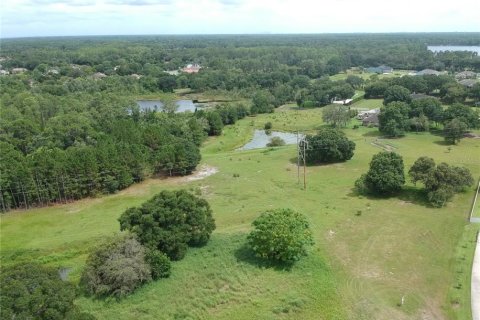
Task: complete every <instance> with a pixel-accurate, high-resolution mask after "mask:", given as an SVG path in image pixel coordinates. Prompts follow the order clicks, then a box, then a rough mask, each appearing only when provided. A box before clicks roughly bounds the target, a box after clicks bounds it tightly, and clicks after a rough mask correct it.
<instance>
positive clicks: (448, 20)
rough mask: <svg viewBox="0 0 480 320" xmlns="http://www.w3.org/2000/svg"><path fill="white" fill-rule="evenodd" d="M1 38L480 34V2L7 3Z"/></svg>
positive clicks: (153, 0) (89, 0) (207, 0)
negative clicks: (475, 32) (477, 32)
mask: <svg viewBox="0 0 480 320" xmlns="http://www.w3.org/2000/svg"><path fill="white" fill-rule="evenodd" d="M8 2H9V4H8V6H5V5H4V6H3V7H2V10H1V24H2V28H1V36H2V37H22V36H49V35H78V34H172V33H262V32H271V33H322V32H402V31H418V32H422V31H424V32H428V31H480V23H479V22H478V21H477V20H478V12H480V1H478V0H458V1H455V2H442V3H441V5H440V4H439V3H438V1H437V0H424V1H418V0H416V1H414V0H404V1H402V2H397V3H395V4H394V3H388V5H386V2H385V1H379V0H363V1H358V0H336V1H334V0H331V1H318V0H317V1H314V0H261V1H260V0H99V1H95V0H10V1H8Z"/></svg>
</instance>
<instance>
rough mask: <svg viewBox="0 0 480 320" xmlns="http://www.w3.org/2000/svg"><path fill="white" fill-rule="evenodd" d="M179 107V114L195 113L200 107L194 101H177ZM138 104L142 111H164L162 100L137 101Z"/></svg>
mask: <svg viewBox="0 0 480 320" xmlns="http://www.w3.org/2000/svg"><path fill="white" fill-rule="evenodd" d="M175 103H176V105H177V106H178V109H177V111H176V112H177V113H179V112H185V111H191V112H194V111H195V108H197V107H200V106H198V105H196V104H195V103H193V101H192V100H177V101H175ZM137 104H138V106H139V107H140V109H142V110H144V111H145V110H152V111H153V110H157V111H162V108H163V102H162V101H160V100H137Z"/></svg>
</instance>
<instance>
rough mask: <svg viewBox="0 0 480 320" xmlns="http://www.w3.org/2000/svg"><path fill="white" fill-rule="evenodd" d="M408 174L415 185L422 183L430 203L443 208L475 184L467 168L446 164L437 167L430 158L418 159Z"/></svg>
mask: <svg viewBox="0 0 480 320" xmlns="http://www.w3.org/2000/svg"><path fill="white" fill-rule="evenodd" d="M408 174H409V176H410V178H411V180H412V182H413V183H414V184H416V183H417V182H421V183H422V184H423V185H424V187H425V191H426V192H427V198H428V201H429V202H430V204H431V205H433V206H435V207H443V206H444V205H445V204H446V202H447V201H449V200H450V199H451V198H452V197H453V195H454V194H455V193H457V192H461V191H464V190H465V188H467V187H469V186H471V185H472V184H473V177H472V175H471V174H470V171H469V170H468V169H467V168H464V167H457V166H450V165H448V164H446V163H444V162H442V163H440V164H439V165H436V164H435V161H434V160H433V159H432V158H429V157H420V158H418V159H417V160H416V161H415V163H414V164H413V166H412V167H411V168H410V170H409V171H408Z"/></svg>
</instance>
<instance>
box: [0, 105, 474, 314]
mask: <svg viewBox="0 0 480 320" xmlns="http://www.w3.org/2000/svg"><path fill="white" fill-rule="evenodd" d="M366 101H370V102H373V101H376V100H373V101H372V100H366ZM380 101H381V100H380ZM359 103H363V101H360V102H359ZM355 106H357V105H355ZM268 121H270V122H272V124H273V130H281V131H296V130H302V131H307V130H308V131H311V130H314V129H315V128H318V127H320V126H322V122H321V109H308V110H299V109H298V108H296V107H295V106H293V105H287V106H284V107H282V108H280V109H279V110H277V111H276V112H275V113H274V114H268V115H260V116H257V117H248V118H246V119H244V120H241V121H239V122H238V123H237V124H236V125H234V126H230V127H228V128H226V129H225V134H224V135H222V136H221V137H215V138H211V139H209V141H207V142H206V143H205V145H204V147H203V148H202V155H203V160H202V162H203V163H204V164H207V165H209V166H214V167H217V168H218V169H219V172H218V173H217V174H215V175H213V176H210V177H208V178H206V179H204V180H199V181H195V182H187V180H186V179H182V178H173V179H167V180H159V179H150V180H148V181H145V182H143V183H141V184H137V185H134V186H132V187H130V188H129V189H127V190H124V191H122V192H120V193H118V194H115V195H111V196H105V197H100V198H97V199H86V200H82V201H78V202H75V203H71V204H66V205H58V206H55V207H50V208H41V209H33V210H29V211H28V212H21V211H19V212H11V213H8V214H5V215H4V216H3V218H2V221H1V244H2V246H1V258H2V263H3V264H5V265H8V264H11V263H16V262H19V261H24V260H29V259H38V260H39V261H41V262H44V263H47V264H51V265H55V266H63V267H71V268H73V270H72V273H71V276H70V279H71V280H72V281H74V282H76V281H78V278H79V275H80V273H81V270H82V268H83V264H84V261H85V257H86V254H87V252H88V250H89V249H90V248H91V247H92V246H94V245H95V244H97V243H98V240H99V239H100V238H101V237H103V236H106V235H111V234H114V233H115V232H118V230H119V225H118V222H117V218H118V216H119V215H120V214H121V213H122V212H123V210H125V209H126V208H127V207H129V206H134V205H138V204H140V203H142V202H143V201H145V200H146V199H148V198H149V197H151V196H152V195H153V194H155V193H156V192H159V191H160V190H163V189H170V188H189V189H191V190H193V191H194V192H197V193H201V194H202V195H203V197H205V198H206V199H207V200H208V201H209V202H210V204H211V206H212V209H213V212H214V217H215V220H216V224H217V229H216V230H215V231H214V233H213V235H212V240H211V241H210V242H209V244H208V245H207V246H205V247H203V248H196V249H191V250H190V251H189V252H188V254H187V256H186V258H185V259H184V260H182V261H180V262H176V263H174V265H173V273H172V277H171V278H169V279H166V280H160V281H157V282H154V283H150V284H148V285H147V286H145V287H143V288H141V289H140V290H138V291H137V292H136V293H135V294H133V295H131V296H130V297H128V298H126V299H124V300H121V301H114V300H95V299H90V298H85V297H81V298H79V299H78V300H77V303H78V305H79V306H80V307H81V308H82V309H84V310H86V311H89V312H92V313H93V314H95V315H96V316H97V317H98V319H132V318H137V319H174V318H175V319H224V318H228V319H254V318H255V319H278V318H285V319H422V317H423V318H424V319H443V318H449V319H450V318H451V319H465V318H464V316H465V315H467V314H468V312H469V311H468V310H469V306H470V305H469V302H468V301H467V297H468V294H469V284H468V283H467V281H466V278H462V276H460V278H459V273H458V270H459V268H460V269H461V270H462V272H463V275H465V274H466V272H467V271H468V258H462V257H463V256H465V257H467V256H468V254H469V253H470V252H471V248H470V247H469V246H468V245H466V244H465V243H466V242H468V239H470V238H469V237H471V233H472V231H471V230H467V229H465V228H466V227H465V225H466V218H467V215H468V212H469V209H470V205H471V199H472V196H473V193H474V190H473V188H471V190H468V192H465V193H462V194H459V195H457V196H455V198H454V200H453V202H451V203H449V204H448V206H447V207H445V208H442V209H433V208H430V207H429V206H428V205H426V204H425V202H424V200H423V197H422V196H421V194H420V192H419V190H420V188H419V187H414V186H413V185H411V184H407V187H406V188H405V191H404V192H402V194H401V195H399V196H397V197H392V198H389V199H376V198H368V197H361V196H358V195H356V194H355V193H354V192H353V190H352V186H353V184H354V181H355V180H356V179H357V178H358V177H359V176H360V175H361V174H362V173H363V172H365V171H366V170H367V168H368V163H369V161H370V159H371V157H372V155H373V154H375V153H377V152H379V151H381V150H382V149H381V148H380V147H381V146H382V145H390V146H391V147H394V148H395V150H396V151H397V152H398V153H400V154H401V155H402V156H403V157H404V162H405V165H406V168H407V169H408V167H409V166H410V165H411V164H412V163H413V162H414V161H415V159H416V158H418V157H419V156H423V155H428V156H430V157H433V158H434V159H435V160H437V162H440V161H445V162H447V163H450V164H455V165H464V166H467V167H468V168H469V169H470V170H471V171H472V173H473V174H474V175H475V176H478V175H479V174H480V164H479V163H478V158H479V157H480V140H479V139H463V140H462V141H461V142H460V143H459V144H458V145H456V146H453V147H452V148H451V149H450V150H449V149H448V148H447V146H446V145H444V143H443V138H442V137H440V136H435V135H432V134H429V133H423V134H409V135H407V136H406V137H404V138H402V139H396V140H382V139H378V138H379V135H378V132H377V130H376V129H370V128H364V127H361V128H359V129H355V130H354V129H351V127H352V126H351V125H350V126H349V128H347V129H345V132H346V133H347V135H348V136H349V137H350V138H351V139H352V140H353V141H355V143H356V152H355V156H354V157H353V158H352V160H350V161H348V162H346V163H340V164H334V165H326V166H312V167H308V168H307V190H303V189H302V187H301V186H300V185H299V184H297V170H296V166H295V164H294V162H295V152H296V151H295V146H285V147H280V148H277V149H274V150H272V149H260V150H251V151H243V152H237V151H233V150H234V149H235V148H237V147H240V146H241V145H242V144H243V143H245V142H246V141H248V140H249V138H250V136H251V134H252V132H253V130H254V129H255V128H263V125H264V123H265V122H268ZM374 141H376V142H377V144H376V145H374V144H372V142H374ZM379 146H380V147H379ZM235 173H237V174H239V177H237V178H234V177H233V174H235ZM281 207H289V208H292V209H295V210H298V211H300V212H302V213H304V214H305V215H307V217H308V219H309V221H310V223H311V227H312V229H313V232H314V237H315V241H316V245H315V246H314V248H313V249H312V250H311V252H310V255H309V256H308V257H306V258H305V259H303V260H301V261H300V262H299V263H297V264H296V265H295V266H294V267H293V268H292V269H291V270H277V269H275V268H265V267H264V266H262V265H261V264H259V263H258V262H257V261H255V259H252V257H251V255H250V253H249V252H248V250H246V249H245V248H244V243H245V238H246V234H247V233H248V231H249V230H250V228H251V222H252V221H253V219H254V218H255V217H257V216H258V215H259V213H260V212H262V211H263V210H266V209H270V208H281ZM460 281H461V282H462V286H460V288H456V287H458V283H459V282H460ZM402 297H404V304H403V305H402V306H399V303H400V301H401V299H402Z"/></svg>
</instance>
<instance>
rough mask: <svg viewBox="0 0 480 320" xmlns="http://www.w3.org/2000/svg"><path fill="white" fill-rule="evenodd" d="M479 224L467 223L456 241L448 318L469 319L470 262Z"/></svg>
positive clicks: (470, 316)
mask: <svg viewBox="0 0 480 320" xmlns="http://www.w3.org/2000/svg"><path fill="white" fill-rule="evenodd" d="M479 230H480V225H478V224H469V225H467V226H465V230H464V232H463V234H462V237H461V238H460V241H459V242H458V245H457V248H456V250H455V256H454V258H455V267H454V270H455V271H454V272H455V276H454V283H453V286H452V287H451V288H450V291H449V293H448V300H449V302H450V304H451V306H452V308H449V309H447V310H448V315H449V318H450V319H458V320H461V319H471V318H472V314H471V310H472V308H471V302H472V301H471V297H470V290H471V277H472V273H471V272H472V264H473V257H474V254H475V247H476V243H477V241H476V239H477V233H478V231H479Z"/></svg>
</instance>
